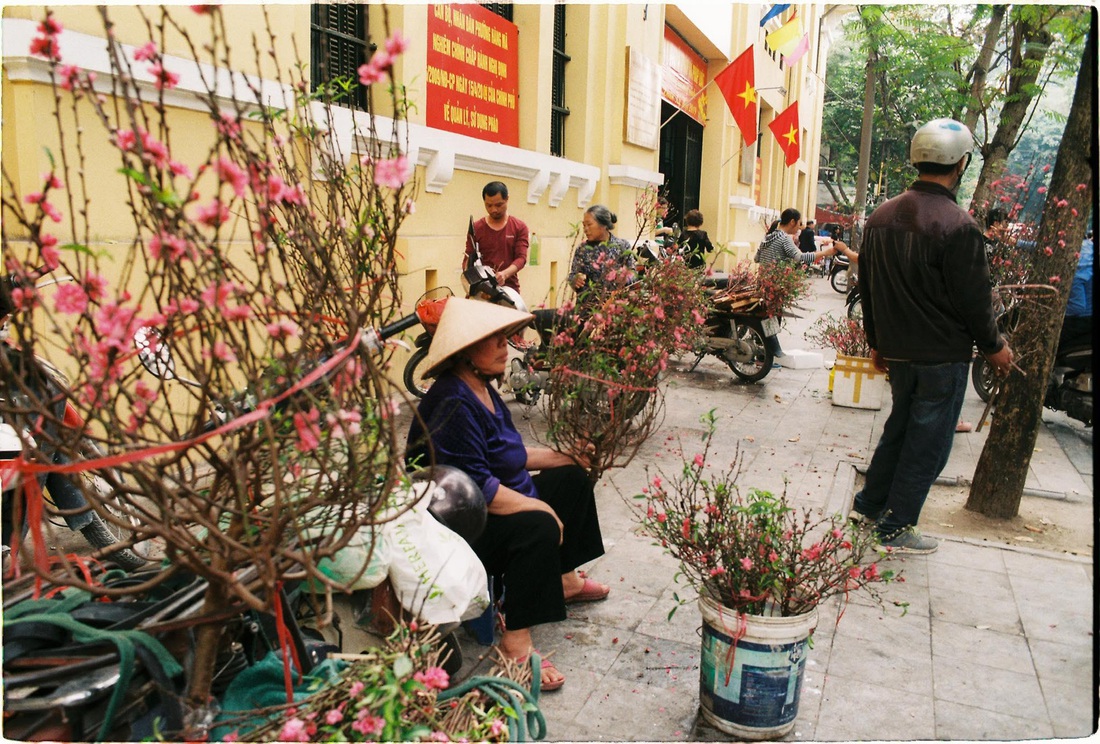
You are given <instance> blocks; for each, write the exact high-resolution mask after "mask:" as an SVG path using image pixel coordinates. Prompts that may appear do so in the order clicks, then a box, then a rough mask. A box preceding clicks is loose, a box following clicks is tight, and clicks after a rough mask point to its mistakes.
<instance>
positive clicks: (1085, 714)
mask: <svg viewBox="0 0 1100 744" xmlns="http://www.w3.org/2000/svg"><path fill="white" fill-rule="evenodd" d="M1090 683H1091V684H1090ZM1040 685H1041V686H1042V688H1043V697H1044V698H1045V699H1046V704H1047V710H1048V711H1049V713H1050V720H1051V723H1052V724H1053V728H1054V736H1057V737H1083V736H1089V735H1090V734H1095V733H1096V719H1095V718H1094V717H1093V710H1094V708H1093V706H1094V705H1095V704H1096V688H1095V683H1094V681H1093V680H1092V679H1089V680H1088V682H1086V683H1082V682H1081V681H1073V682H1071V681H1067V682H1057V681H1051V680H1041V681H1040Z"/></svg>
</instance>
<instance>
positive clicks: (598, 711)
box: [462, 279, 1097, 741]
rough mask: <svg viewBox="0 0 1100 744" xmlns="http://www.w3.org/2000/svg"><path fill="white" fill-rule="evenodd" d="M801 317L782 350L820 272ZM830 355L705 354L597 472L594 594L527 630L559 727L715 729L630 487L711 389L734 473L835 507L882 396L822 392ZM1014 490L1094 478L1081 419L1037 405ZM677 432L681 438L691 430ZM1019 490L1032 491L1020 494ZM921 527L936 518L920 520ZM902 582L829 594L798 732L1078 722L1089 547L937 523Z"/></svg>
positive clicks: (1089, 721) (822, 291) (978, 437)
mask: <svg viewBox="0 0 1100 744" xmlns="http://www.w3.org/2000/svg"><path fill="white" fill-rule="evenodd" d="M814 288H815V293H816V294H815V296H814V297H813V298H811V299H810V300H809V301H808V302H807V303H806V304H807V306H808V310H807V312H806V315H807V318H806V319H804V320H802V321H796V322H794V323H790V324H788V327H787V328H786V329H785V331H784V333H783V334H781V340H782V344H783V347H784V348H785V349H795V348H806V346H807V344H806V342H805V341H804V340H803V339H802V337H801V333H802V330H804V328H805V327H806V326H807V325H808V324H809V321H810V320H811V319H812V318H813V317H816V315H817V314H818V313H820V312H824V311H826V310H833V311H842V310H843V302H842V297H841V296H840V295H838V294H835V293H833V292H832V291H831V290H830V289H829V288H828V285H827V283H826V282H825V280H823V279H818V280H814ZM827 386H828V370H826V369H824V368H815V369H802V370H796V369H790V368H783V369H779V370H776V371H774V372H773V373H772V374H771V375H769V376H768V377H767V378H766V379H765V380H764V381H763V382H761V383H757V384H755V385H744V384H739V383H736V382H734V381H733V377H732V375H731V373H730V372H729V371H728V370H727V369H726V368H725V367H724V365H721V364H719V363H718V362H717V360H714V359H707V360H705V361H704V362H703V363H702V364H700V365H699V368H698V369H697V370H696V371H695V372H692V373H687V372H686V371H684V369H683V368H682V369H681V370H680V371H677V372H674V373H673V374H672V375H671V377H670V380H669V383H668V391H667V394H666V418H665V422H664V426H663V429H662V431H661V432H660V433H659V434H658V435H655V436H654V437H653V438H652V439H651V441H650V442H648V443H647V444H646V446H645V447H644V448H643V450H642V452H640V453H639V455H638V457H637V459H636V460H635V461H634V462H633V463H632V464H631V465H630V466H629V467H627V468H625V469H623V470H619V471H615V472H613V473H610V474H608V475H607V476H605V478H604V479H603V480H602V481H601V482H600V484H599V486H598V488H597V499H598V502H599V505H600V518H601V523H602V526H603V529H604V538H605V547H606V549H607V553H606V554H605V555H604V556H603V557H602V558H600V559H599V560H597V561H595V562H594V563H593V564H592V565H591V567H590V568H589V573H590V574H591V575H592V576H593V577H595V578H596V579H598V580H601V581H604V582H607V583H610V584H611V586H612V594H611V597H610V598H609V599H608V600H607V601H606V602H601V603H597V604H591V605H574V606H571V607H570V609H569V618H568V619H567V620H566V621H565V622H563V623H558V624H553V625H547V626H540V627H538V628H536V629H535V631H534V635H535V640H536V644H537V645H538V646H539V648H540V649H542V650H544V651H547V652H551V651H552V652H553V660H554V662H555V664H556V665H557V667H558V668H559V669H560V670H561V671H562V672H563V673H564V674H565V675H566V677H567V682H566V685H565V687H564V688H563V689H562V690H561V691H560V692H554V693H548V694H546V695H544V696H543V698H542V701H541V703H542V705H541V707H542V710H543V712H544V714H545V715H546V718H547V722H548V739H550V740H554V741H564V740H569V741H595V740H616V741H642V740H645V741H672V740H727V739H728V738H729V737H727V736H726V735H724V734H721V733H720V732H716V731H714V730H713V729H710V728H708V727H706V726H705V725H704V724H701V723H700V722H699V720H698V714H697V709H698V686H699V650H700V640H699V626H700V617H699V612H698V609H697V608H696V606H695V604H694V602H688V603H687V604H686V605H685V606H683V607H681V608H680V609H679V610H678V611H677V612H676V613H675V614H674V615H673V616H672V618H671V620H669V619H668V618H667V616H668V614H669V611H670V610H672V608H673V607H674V606H675V605H676V601H675V599H674V597H676V596H678V597H680V598H681V599H684V598H690V597H691V595H692V592H691V591H690V589H688V588H687V587H686V586H685V585H683V584H678V583H676V563H675V561H673V560H672V559H671V558H669V557H668V556H666V555H664V554H663V553H662V551H661V550H660V548H658V547H655V546H653V545H652V544H651V541H650V540H649V539H648V538H646V537H644V536H641V535H639V534H638V533H637V525H636V521H635V509H636V506H635V505H634V504H632V503H631V502H630V497H631V496H632V495H633V494H635V493H638V492H639V491H640V488H641V487H642V485H643V484H644V482H645V480H646V476H645V472H644V468H645V465H646V464H654V465H660V464H661V463H662V462H669V463H670V464H672V461H671V460H670V459H668V458H667V457H662V450H663V449H664V448H665V445H666V441H665V436H673V437H680V438H682V439H683V441H684V442H685V443H687V442H689V441H690V440H694V441H698V437H699V436H700V435H701V433H702V431H703V427H702V425H701V424H700V423H699V417H700V415H702V414H703V413H705V412H706V411H707V410H709V409H711V408H714V409H715V410H716V413H717V415H718V422H719V423H718V425H719V431H718V433H717V434H716V437H715V444H716V445H717V449H718V451H719V454H720V455H728V456H732V454H733V452H734V451H735V450H736V449H740V451H741V452H742V453H743V455H744V457H745V473H744V475H743V477H742V479H741V483H742V484H743V485H745V486H750V485H751V486H756V487H759V488H764V489H769V490H773V491H778V490H781V489H782V488H783V487H784V483H786V487H787V492H788V495H789V496H790V497H791V500H792V501H793V502H794V503H795V504H796V505H798V506H809V507H821V508H824V509H826V510H827V511H830V512H844V511H846V509H847V507H848V505H849V504H850V502H851V498H852V495H853V490H854V484H855V481H856V473H855V465H856V464H864V463H866V462H867V461H868V460H869V458H870V453H871V451H872V449H873V447H874V443H875V442H876V441H877V438H878V434H879V432H880V431H881V427H882V423H883V421H884V420H885V417H886V414H887V410H882V411H863V410H856V409H849V408H839V407H834V406H832V405H831V403H830V397H829V393H828V391H827ZM981 408H982V405H981V402H980V401H979V400H978V399H977V397H976V396H975V395H974V394H973V391H970V393H968V398H967V402H966V405H965V408H964V418H966V419H967V420H970V421H973V422H975V423H976V422H977V420H978V417H979V416H980V415H981ZM512 410H513V415H514V416H515V418H516V421H517V425H518V426H519V427H520V430H521V431H522V432H523V433H524V436H525V437H527V438H528V441H535V440H536V439H537V437H536V433H537V432H539V431H540V430H541V426H542V416H541V414H540V413H539V412H538V410H537V409H527V408H524V407H522V406H519V405H516V404H513V405H512ZM1044 420H1045V425H1044V427H1043V429H1042V431H1041V433H1040V437H1039V442H1038V443H1037V445H1036V453H1035V456H1034V457H1033V458H1032V462H1031V470H1030V474H1029V477H1028V483H1027V485H1028V492H1029V493H1030V492H1035V493H1040V492H1044V493H1045V495H1047V496H1050V495H1051V494H1050V493H1049V492H1056V493H1057V494H1061V495H1062V496H1064V497H1066V498H1070V499H1075V500H1081V501H1084V502H1085V503H1086V504H1087V505H1088V506H1089V507H1090V508H1089V509H1088V513H1089V514H1092V510H1091V504H1092V498H1093V492H1092V476H1093V473H1092V441H1091V430H1082V429H1081V427H1079V426H1078V425H1076V424H1074V423H1073V422H1068V420H1066V419H1065V418H1064V417H1059V416H1057V415H1055V416H1050V415H1049V414H1044ZM984 439H985V435H984V434H975V433H972V434H968V435H960V436H959V437H957V438H956V440H955V447H954V450H953V452H952V455H951V459H950V461H949V463H948V466H947V468H946V470H945V471H944V476H945V477H947V478H954V479H966V480H969V479H970V477H971V476H972V474H973V471H974V466H975V464H976V462H977V458H978V455H979V454H980V452H981V446H982V443H983V442H984ZM686 446H690V445H686ZM1025 498H1033V497H1029V496H1025ZM925 532H926V533H928V534H931V535H935V530H934V529H933V528H931V527H927V528H926V529H925ZM891 561H892V563H894V564H895V567H897V568H900V569H902V571H903V572H904V575H905V578H906V580H905V581H904V583H898V584H894V585H892V586H890V587H889V589H888V591H887V596H888V598H889V599H890V600H891V601H894V602H898V603H908V611H907V612H906V613H905V614H903V613H902V611H901V610H900V609H899V608H897V607H893V606H890V607H888V608H887V609H886V610H880V609H879V608H878V607H877V606H875V605H874V604H873V603H871V602H869V601H867V600H865V599H863V598H857V599H854V600H853V601H852V602H851V603H850V604H849V605H848V606H847V607H846V609H845V610H844V613H843V617H842V619H841V621H840V622H839V624H837V623H836V614H837V611H838V607H839V605H838V603H837V602H833V603H829V604H827V605H826V606H825V607H824V608H823V610H822V614H821V621H820V624H819V626H818V630H817V633H816V634H815V640H814V647H813V650H812V651H811V653H810V656H809V661H808V665H807V674H806V680H805V684H804V686H803V690H802V700H801V707H800V713H799V717H798V720H797V723H796V726H795V728H794V731H793V732H792V733H791V734H790V735H789V736H788V737H787V738H788V739H793V740H817V741H840V740H883V739H885V740H911V739H944V740H958V739H965V740H992V739H1024V738H1051V737H1081V736H1086V735H1088V734H1090V733H1091V732H1092V731H1093V730H1094V727H1095V722H1096V719H1095V712H1094V711H1095V706H1096V703H1097V694H1096V689H1095V686H1094V685H1095V678H1094V672H1093V664H1094V662H1093V657H1094V640H1095V639H1094V636H1093V603H1094V599H1093V597H1094V577H1093V562H1092V559H1091V558H1089V559H1083V558H1077V557H1074V556H1068V555H1065V554H1053V553H1047V552H1042V551H1036V550H1030V551H1029V550H1026V549H1021V548H1019V547H1015V546H1008V545H1000V544H990V543H978V542H977V541H965V540H958V539H945V540H943V541H942V542H941V546H940V549H939V551H938V552H936V553H934V554H932V555H929V556H909V557H904V558H900V557H895V558H892V559H891ZM463 643H464V650H465V653H466V658H467V662H466V665H465V666H464V668H463V670H462V674H463V675H465V674H466V673H468V672H475V671H481V670H482V668H483V667H484V665H485V664H486V663H487V662H484V661H482V662H478V661H477V654H479V653H481V654H484V653H485V651H486V649H485V648H484V647H479V646H477V645H476V644H475V643H473V641H472V640H470V639H466V640H464V641H463Z"/></svg>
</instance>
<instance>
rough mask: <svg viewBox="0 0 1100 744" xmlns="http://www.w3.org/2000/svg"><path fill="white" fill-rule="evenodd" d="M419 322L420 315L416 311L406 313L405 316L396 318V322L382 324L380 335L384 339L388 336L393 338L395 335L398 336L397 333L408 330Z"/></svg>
mask: <svg viewBox="0 0 1100 744" xmlns="http://www.w3.org/2000/svg"><path fill="white" fill-rule="evenodd" d="M419 322H420V316H419V315H417V314H416V313H412V314H411V315H406V316H405V317H404V318H399V319H397V320H395V321H394V322H392V323H390V324H389V325H387V326H382V327H381V328H379V329H378V336H379V337H380V338H381V339H383V340H385V339H387V338H392V337H393V336H396V335H397V334H399V333H401V332H402V331H407V330H408V329H410V328H412V327H413V326H414V325H416V324H417V323H419Z"/></svg>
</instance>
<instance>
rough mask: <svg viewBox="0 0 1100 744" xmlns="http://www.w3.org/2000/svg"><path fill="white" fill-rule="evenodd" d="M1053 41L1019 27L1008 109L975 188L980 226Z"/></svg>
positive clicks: (973, 204) (985, 152)
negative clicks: (994, 184)
mask: <svg viewBox="0 0 1100 744" xmlns="http://www.w3.org/2000/svg"><path fill="white" fill-rule="evenodd" d="M1053 40H1054V37H1053V36H1052V35H1051V33H1050V32H1049V31H1047V30H1046V28H1044V27H1041V26H1033V25H1031V23H1029V22H1028V21H1026V20H1020V21H1017V22H1016V24H1015V28H1014V30H1013V34H1012V52H1011V67H1010V69H1009V77H1008V90H1007V91H1006V94H1005V103H1004V107H1002V108H1001V116H1000V118H999V119H998V121H997V131H996V132H995V133H994V134H993V139H992V140H990V142H989V144H988V145H986V146H984V147H983V148H982V172H981V175H980V176H979V177H978V185H977V186H975V187H974V197H973V198H972V199H971V200H970V210H971V211H972V212H973V213H974V215H975V217H977V218H978V222H979V223H981V222H982V218H983V217H984V216H985V213H986V212H988V211H989V210H990V209H991V208H992V207H993V205H992V204H990V203H989V200H990V198H991V197H990V193H991V190H992V184H993V182H994V181H995V180H997V179H998V178H1000V177H1001V174H1002V173H1004V170H1005V163H1007V162H1008V156H1009V155H1011V154H1012V150H1013V148H1014V147H1016V142H1017V138H1018V135H1019V133H1020V127H1021V126H1022V125H1023V123H1024V119H1025V118H1026V117H1027V110H1028V109H1029V108H1030V107H1031V103H1032V101H1033V100H1034V98H1035V91H1036V88H1035V81H1036V80H1038V78H1039V72H1040V71H1041V70H1042V67H1043V60H1044V59H1045V58H1046V56H1047V51H1048V50H1049V49H1050V44H1051V42H1052V41H1053Z"/></svg>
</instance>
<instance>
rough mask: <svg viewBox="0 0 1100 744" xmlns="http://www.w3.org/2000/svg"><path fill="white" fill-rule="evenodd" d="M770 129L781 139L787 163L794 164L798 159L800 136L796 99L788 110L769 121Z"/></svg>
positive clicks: (780, 142)
mask: <svg viewBox="0 0 1100 744" xmlns="http://www.w3.org/2000/svg"><path fill="white" fill-rule="evenodd" d="M768 129H770V130H772V134H774V135H775V138H776V139H777V140H779V146H780V147H781V148H783V154H784V155H786V156H787V157H786V160H787V165H794V164H795V162H796V161H797V160H798V153H799V146H798V141H799V136H798V101H795V102H794V103H792V104H791V105H790V106H788V107H787V110H786V111H784V112H783V113H781V114H780V115H779V116H777V117H775V118H774V119H772V120H771V121H770V122H768Z"/></svg>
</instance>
